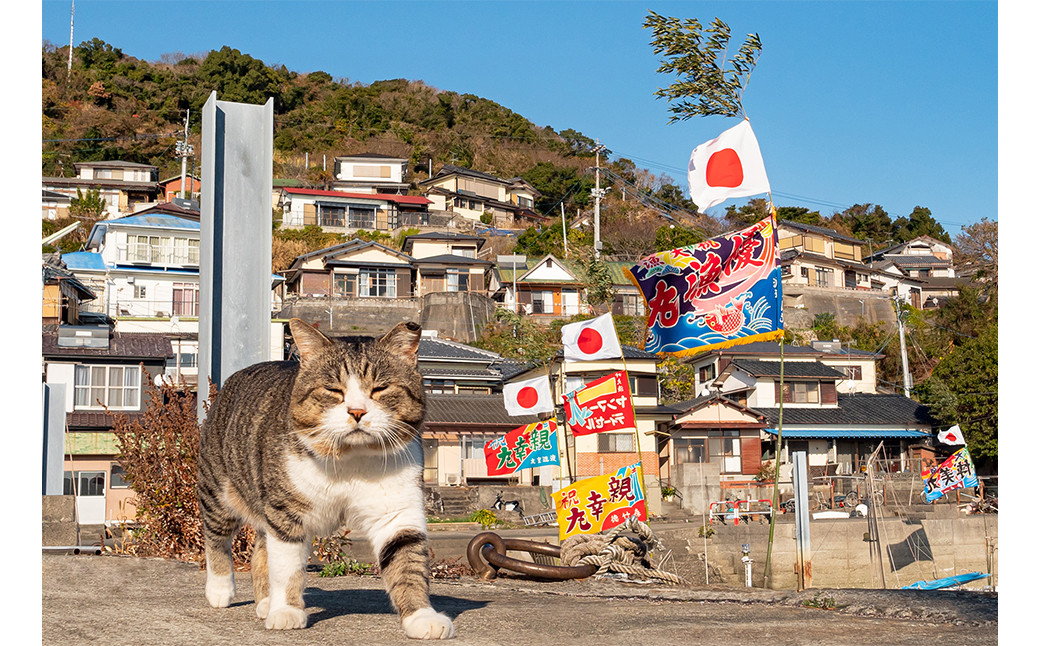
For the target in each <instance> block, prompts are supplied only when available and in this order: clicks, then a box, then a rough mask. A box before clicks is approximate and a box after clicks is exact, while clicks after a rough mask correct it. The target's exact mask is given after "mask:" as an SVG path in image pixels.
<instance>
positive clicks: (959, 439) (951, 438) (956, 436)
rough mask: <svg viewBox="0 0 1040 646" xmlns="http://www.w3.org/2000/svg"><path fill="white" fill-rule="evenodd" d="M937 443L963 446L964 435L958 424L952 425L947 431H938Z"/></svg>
mask: <svg viewBox="0 0 1040 646" xmlns="http://www.w3.org/2000/svg"><path fill="white" fill-rule="evenodd" d="M939 441H940V442H942V443H943V444H950V445H957V444H964V443H965V442H964V434H963V433H961V426H960V424H954V425H953V426H951V427H950V428H949V429H948V430H945V431H939Z"/></svg>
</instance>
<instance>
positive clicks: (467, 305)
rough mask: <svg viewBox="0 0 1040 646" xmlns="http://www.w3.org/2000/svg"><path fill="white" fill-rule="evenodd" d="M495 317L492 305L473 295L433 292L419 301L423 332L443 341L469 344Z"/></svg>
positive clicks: (477, 294)
mask: <svg viewBox="0 0 1040 646" xmlns="http://www.w3.org/2000/svg"><path fill="white" fill-rule="evenodd" d="M494 317H495V302H494V301H493V300H491V299H490V298H488V297H487V296H484V295H483V294H479V293H477V292H434V293H432V294H426V295H425V296H423V297H422V315H421V319H420V320H421V321H422V326H423V329H425V330H437V335H438V336H440V337H444V338H447V339H452V340H455V341H460V342H462V343H472V342H473V341H476V340H477V339H478V338H479V337H480V332H481V331H482V330H483V329H484V326H485V325H487V324H488V322H489V321H491V320H492V319H493V318H494Z"/></svg>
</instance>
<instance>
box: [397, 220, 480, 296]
mask: <svg viewBox="0 0 1040 646" xmlns="http://www.w3.org/2000/svg"><path fill="white" fill-rule="evenodd" d="M484 242H485V240H484V238H482V237H480V236H472V235H466V234H462V233H450V232H449V233H440V232H436V231H430V232H427V233H419V234H416V235H410V236H406V237H405V239H404V242H403V244H402V247H401V250H402V251H403V252H404V253H406V254H408V255H410V256H411V257H412V258H413V262H414V265H415V271H416V278H415V283H416V286H417V288H418V289H417V292H416V296H422V295H424V294H429V293H434V292H481V293H483V294H487V290H488V279H489V272H490V270H491V266H492V262H491V261H490V260H484V259H481V258H478V257H477V256H478V255H479V253H480V249H481V247H483V246H484Z"/></svg>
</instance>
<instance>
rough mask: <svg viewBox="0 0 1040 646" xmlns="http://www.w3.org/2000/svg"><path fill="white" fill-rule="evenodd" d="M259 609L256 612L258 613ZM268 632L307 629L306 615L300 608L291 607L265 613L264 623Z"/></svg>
mask: <svg viewBox="0 0 1040 646" xmlns="http://www.w3.org/2000/svg"><path fill="white" fill-rule="evenodd" d="M259 610H260V609H259V607H258V608H257V611H258V612H259ZM264 626H266V627H267V628H268V629H269V630H292V629H294V628H306V627H307V613H306V612H304V611H303V610H302V609H300V608H293V607H292V606H284V607H282V608H278V609H277V610H272V611H270V612H269V613H267V620H266V621H265V622H264Z"/></svg>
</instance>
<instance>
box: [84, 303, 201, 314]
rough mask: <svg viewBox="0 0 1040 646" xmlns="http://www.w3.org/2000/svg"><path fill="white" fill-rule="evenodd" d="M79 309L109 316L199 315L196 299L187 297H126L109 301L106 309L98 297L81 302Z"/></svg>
mask: <svg viewBox="0 0 1040 646" xmlns="http://www.w3.org/2000/svg"><path fill="white" fill-rule="evenodd" d="M80 310H81V311H85V312H99V313H104V314H108V315H109V316H111V317H119V316H130V317H141V318H169V317H171V316H184V317H187V318H194V317H197V316H198V315H199V303H198V301H197V300H189V299H176V300H147V299H133V298H128V299H120V300H114V301H110V302H109V303H108V307H107V310H106V307H105V302H104V299H100V298H99V299H97V300H93V301H86V302H84V303H81V304H80Z"/></svg>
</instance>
